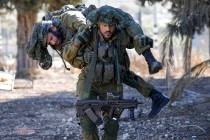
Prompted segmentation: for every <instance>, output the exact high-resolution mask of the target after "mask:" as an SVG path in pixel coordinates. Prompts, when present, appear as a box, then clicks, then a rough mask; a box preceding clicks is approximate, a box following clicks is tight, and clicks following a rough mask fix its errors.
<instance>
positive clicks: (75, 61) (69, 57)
mask: <svg viewBox="0 0 210 140" xmlns="http://www.w3.org/2000/svg"><path fill="white" fill-rule="evenodd" d="M78 51H79V48H76V47H74V46H72V44H71V43H67V44H66V45H65V46H64V50H63V58H64V59H65V60H66V61H67V62H68V63H70V64H71V66H72V67H74V68H79V69H81V68H82V67H83V65H84V63H83V61H82V60H81V59H79V58H78V57H77V54H78Z"/></svg>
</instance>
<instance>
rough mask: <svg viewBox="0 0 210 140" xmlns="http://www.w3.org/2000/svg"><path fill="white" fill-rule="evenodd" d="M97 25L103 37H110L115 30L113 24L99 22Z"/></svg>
mask: <svg viewBox="0 0 210 140" xmlns="http://www.w3.org/2000/svg"><path fill="white" fill-rule="evenodd" d="M98 25H99V30H100V32H101V34H102V35H103V37H104V39H110V38H111V37H112V35H113V34H114V32H115V28H116V26H115V24H106V23H103V22H100V23H99V24H98Z"/></svg>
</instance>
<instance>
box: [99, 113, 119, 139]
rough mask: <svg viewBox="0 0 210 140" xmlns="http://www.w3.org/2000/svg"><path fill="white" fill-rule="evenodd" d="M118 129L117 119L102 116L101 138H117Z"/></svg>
mask: <svg viewBox="0 0 210 140" xmlns="http://www.w3.org/2000/svg"><path fill="white" fill-rule="evenodd" d="M118 130H119V121H118V119H115V118H114V119H113V118H109V117H108V116H104V134H103V136H102V140H117V133H118Z"/></svg>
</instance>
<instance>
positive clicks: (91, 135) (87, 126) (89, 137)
mask: <svg viewBox="0 0 210 140" xmlns="http://www.w3.org/2000/svg"><path fill="white" fill-rule="evenodd" d="M83 76H84V75H83V74H82V73H81V74H80V76H79V80H78V82H77V95H78V96H79V98H80V99H96V95H95V94H94V93H92V91H91V93H90V94H88V95H87V93H86V92H84V91H83V90H84V82H85V80H84V77H83ZM80 125H81V128H82V135H83V138H84V140H99V136H98V130H97V126H96V125H95V124H94V123H93V122H92V121H91V120H90V119H89V118H88V116H86V115H85V116H82V117H80Z"/></svg>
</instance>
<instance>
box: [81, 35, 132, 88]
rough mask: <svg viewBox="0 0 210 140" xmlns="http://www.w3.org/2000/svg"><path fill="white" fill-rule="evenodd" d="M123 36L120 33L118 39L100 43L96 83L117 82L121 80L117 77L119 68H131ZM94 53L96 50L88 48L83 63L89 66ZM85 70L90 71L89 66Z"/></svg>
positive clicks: (95, 74) (95, 76) (95, 75)
mask: <svg viewBox="0 0 210 140" xmlns="http://www.w3.org/2000/svg"><path fill="white" fill-rule="evenodd" d="M123 35H124V34H121V33H120V32H118V33H117V35H116V38H115V39H114V40H113V41H111V42H105V41H103V40H101V39H100V40H99V41H98V46H97V62H96V66H95V73H94V78H93V82H94V83H101V84H107V83H110V82H116V81H117V80H119V78H118V76H117V73H118V72H120V69H119V68H126V67H127V68H128V67H129V64H130V62H129V58H128V55H127V53H126V50H125V48H126V47H127V42H125V41H123V40H122V39H123V38H124V37H123ZM93 41H94V40H93ZM124 42H125V43H124ZM90 44H92V43H90ZM93 53H94V50H93V47H92V46H91V45H89V46H88V47H86V49H85V50H84V55H83V61H84V62H85V63H87V64H88V63H90V62H91V59H92V56H93ZM116 61H117V63H118V64H117V63H116ZM85 69H87V70H88V65H87V66H86V67H85Z"/></svg>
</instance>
